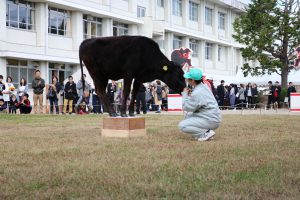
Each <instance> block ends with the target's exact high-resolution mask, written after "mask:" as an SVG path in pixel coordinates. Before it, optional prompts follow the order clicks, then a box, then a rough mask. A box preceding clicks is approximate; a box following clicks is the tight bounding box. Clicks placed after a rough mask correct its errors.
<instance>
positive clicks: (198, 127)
mask: <svg viewBox="0 0 300 200" xmlns="http://www.w3.org/2000/svg"><path fill="white" fill-rule="evenodd" d="M184 78H186V79H187V80H188V83H189V85H190V86H192V88H193V91H192V92H191V94H189V89H188V88H185V89H184V90H183V92H182V104H183V106H182V107H183V110H184V111H187V112H188V114H187V116H186V118H185V119H184V120H182V121H181V122H180V123H179V128H180V130H181V131H182V132H185V133H188V134H191V135H192V136H193V137H194V138H195V139H196V140H198V141H206V140H209V139H210V138H212V137H213V136H214V135H215V132H214V131H213V130H215V129H217V128H218V127H219V126H220V123H221V113H220V109H219V106H218V103H217V101H216V99H215V97H214V96H213V94H212V92H211V90H210V89H209V88H208V86H207V85H206V84H204V83H203V82H202V71H201V70H200V69H197V68H191V69H190V70H189V72H187V73H185V74H184Z"/></svg>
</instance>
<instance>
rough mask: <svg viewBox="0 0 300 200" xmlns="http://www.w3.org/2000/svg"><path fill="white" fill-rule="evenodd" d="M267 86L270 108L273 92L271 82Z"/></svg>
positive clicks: (269, 106)
mask: <svg viewBox="0 0 300 200" xmlns="http://www.w3.org/2000/svg"><path fill="white" fill-rule="evenodd" d="M268 86H269V94H268V95H269V96H268V108H271V104H272V103H273V91H274V86H273V84H272V81H269V82H268Z"/></svg>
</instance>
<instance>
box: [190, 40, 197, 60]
mask: <svg viewBox="0 0 300 200" xmlns="http://www.w3.org/2000/svg"><path fill="white" fill-rule="evenodd" d="M190 49H191V50H192V51H193V54H192V56H193V57H197V56H198V41H197V40H194V39H191V40H190Z"/></svg>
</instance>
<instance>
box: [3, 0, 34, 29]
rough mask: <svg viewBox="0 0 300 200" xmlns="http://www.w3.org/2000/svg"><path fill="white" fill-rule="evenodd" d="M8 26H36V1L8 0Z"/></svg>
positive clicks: (25, 27)
mask: <svg viewBox="0 0 300 200" xmlns="http://www.w3.org/2000/svg"><path fill="white" fill-rule="evenodd" d="M6 26H9V27H14V28H19V29H27V30H32V29H33V26H34V3H31V2H28V1H22V0H19V1H14V0H7V1H6Z"/></svg>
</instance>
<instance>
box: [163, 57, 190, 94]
mask: <svg viewBox="0 0 300 200" xmlns="http://www.w3.org/2000/svg"><path fill="white" fill-rule="evenodd" d="M183 74H184V72H183V70H182V68H181V66H180V65H177V64H175V63H174V62H170V63H169V64H168V65H164V66H162V67H161V75H162V77H161V80H162V81H163V82H164V83H166V84H167V85H168V86H169V87H170V88H171V89H173V90H174V91H175V92H177V93H178V94H180V93H181V92H182V91H183V89H184V88H185V87H186V83H185V78H184V77H183Z"/></svg>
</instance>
